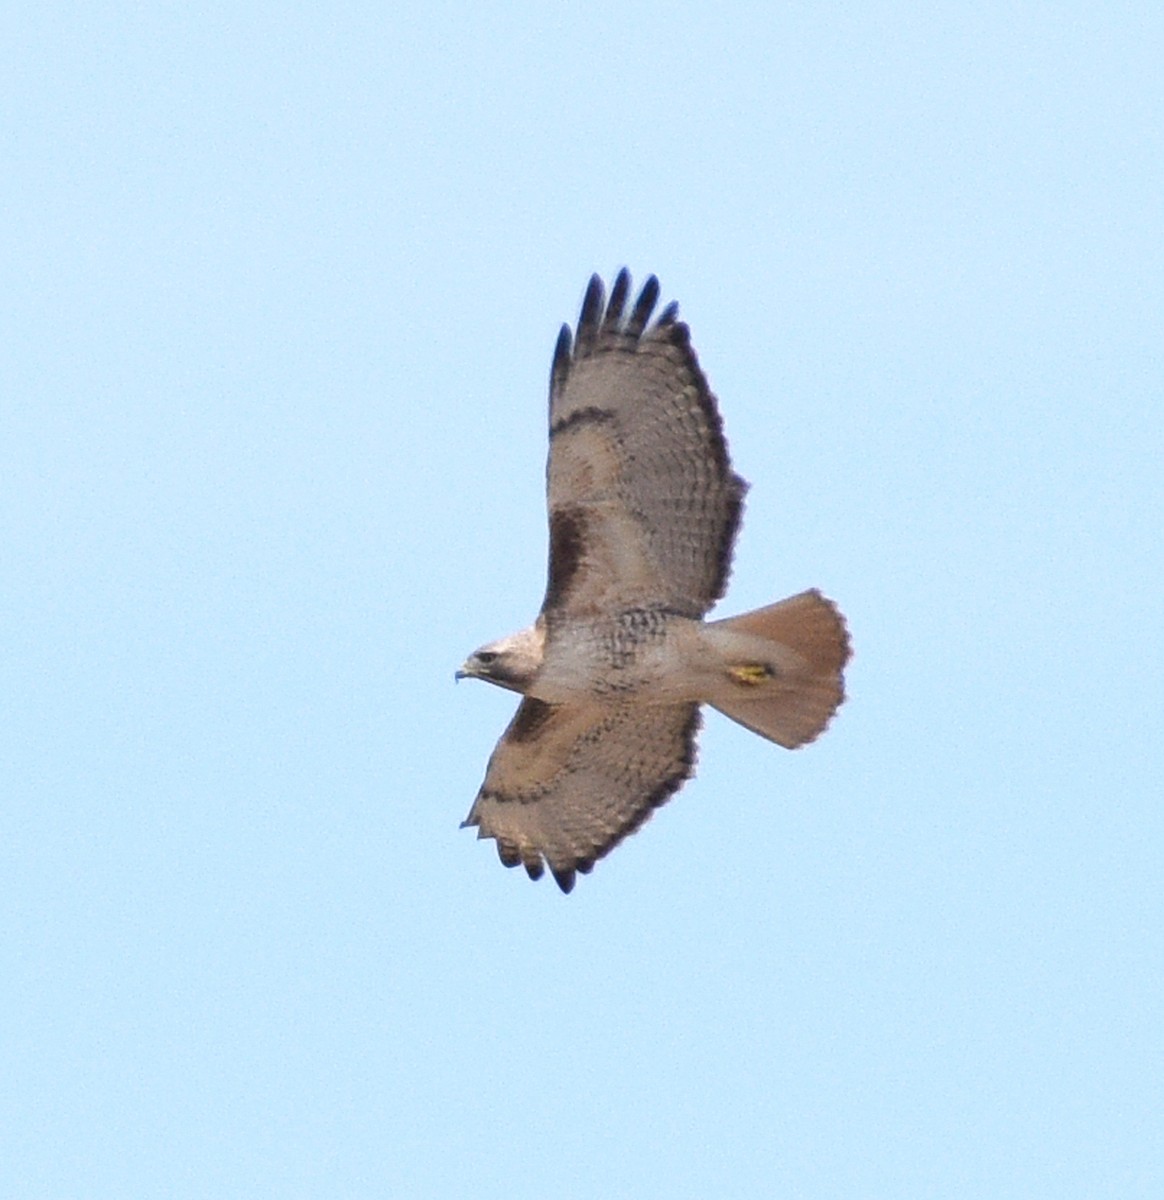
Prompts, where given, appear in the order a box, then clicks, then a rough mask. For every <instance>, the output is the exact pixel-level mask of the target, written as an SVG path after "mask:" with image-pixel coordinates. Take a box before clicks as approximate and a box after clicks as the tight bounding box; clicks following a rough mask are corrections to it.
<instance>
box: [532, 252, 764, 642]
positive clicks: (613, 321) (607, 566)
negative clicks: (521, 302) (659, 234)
mask: <svg viewBox="0 0 1164 1200" xmlns="http://www.w3.org/2000/svg"><path fill="white" fill-rule="evenodd" d="M629 292H630V276H629V275H628V274H627V272H626V271H625V270H624V271H621V272H620V273H619V275H618V278H617V279H616V280H615V283H614V288H613V290H612V292H611V295H610V300H609V303H608V302H607V301H606V299H605V289H604V288H603V285H602V281H601V280H600V279H599V278H598V276H597V275H595V276H594V277H593V278H592V279H591V280H590V286H589V287H588V288H587V290H586V298H585V300H584V301H583V303H582V314H581V316H580V317H579V319H578V330H577V334H576V335H574V336H572V335H571V332H570V329H569V327H568V326H563V327H562V332H561V335H560V336H559V338H558V345H557V349H556V350H555V351H554V363H553V369H552V371H551V375H550V453H549V462H548V465H547V469H546V475H547V492H548V502H549V515H550V565H549V579H548V583H547V586H546V598H545V603H544V605H543V609H542V611H543V612H544V613H545V615H546V618H547V621H548V622H549V624H550V628H551V631H552V628H553V624H554V621H555V620H556V619H557V618H558V617H562V616H565V617H569V616H571V615H579V616H581V615H596V614H601V613H608V612H615V611H619V610H625V609H627V608H631V607H644V608H646V607H664V608H668V609H671V610H672V611H674V612H678V613H682V614H683V615H685V616H690V617H701V616H703V614H704V613H706V612H707V610H708V609H709V608H710V607H711V606H712V605H713V604H714V603H715V601H716V600H718V599H719V598H720V596H721V595H722V594H723V590H724V587H725V586H726V584H727V576H728V570H729V568H730V565H731V554H732V543H733V542H734V540H735V534H736V528H737V526H738V524H739V519H740V513H741V509H742V505H743V496H744V492H745V490H746V488H747V485H746V484H745V483H744V481H743V480H742V479H740V477H739V476H738V475H736V474H734V473H733V471H732V469H731V463H730V461H729V459H728V451H727V444H726V442H725V441H724V436H723V426H722V423H721V421H720V417H719V412H718V410H717V408H716V402H715V397H714V396H713V395H712V394H711V391H710V389H709V388H708V386H707V380H706V379H705V378H704V376H703V372H702V371H701V370H700V369H699V362H698V360H697V359H696V357H695V351H694V350H692V348H691V340H690V334H689V331H688V329H687V326H686V325H685V324H683V323H682V322H681V321H678V320H677V319H676V314H677V311H678V310H677V307H676V305H674V304H671V305H669V306H668V307H667V308H665V309H664V310H663V311H662V313H661V314H660V315H659V317H658V319H657V320H656V321H655V322H654V324H651V325H648V322H649V321H650V317H651V313H652V311H653V310H654V307H655V303H656V301H657V300H658V296H659V284H658V280H656V279H655V277H654V276H653V275H652V276H651V277H650V278H649V279H648V280H647V282H646V284H645V285H644V287H643V290H642V291H641V292H640V293H639V297H638V299H637V300H636V301H635V302H634V305H633V307H632V308H630V310H629V311H628V310H627V297H628V295H629Z"/></svg>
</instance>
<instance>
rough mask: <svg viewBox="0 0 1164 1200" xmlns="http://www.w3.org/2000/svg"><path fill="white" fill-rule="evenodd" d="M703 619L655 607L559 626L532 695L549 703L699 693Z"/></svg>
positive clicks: (671, 698)
mask: <svg viewBox="0 0 1164 1200" xmlns="http://www.w3.org/2000/svg"><path fill="white" fill-rule="evenodd" d="M700 628H701V627H700V622H698V621H693V620H691V619H689V618H687V617H680V616H676V615H674V614H670V613H660V612H654V611H636V612H630V613H624V614H622V615H621V616H619V617H617V618H607V619H604V620H601V621H591V622H585V623H583V622H578V623H577V624H575V625H572V626H571V627H570V628H569V629H568V630H555V631H554V633H553V635H552V636H551V637H550V638H548V639H547V644H546V652H545V659H544V660H543V662H542V666H541V669H540V670H539V671H538V674H537V677H536V679H535V680H534V682H533V685H532V686H531V687H530V689H529V695H531V696H536V697H537V698H538V699H539V700H545V701H546V702H547V703H550V704H561V703H566V702H569V701H571V700H572V701H575V702H577V701H578V700H580V699H582V698H583V697H585V698H587V699H590V700H600V701H602V702H603V703H608V704H609V703H617V702H618V701H619V700H620V699H627V700H629V699H632V698H633V699H634V700H635V701H636V702H637V703H640V704H644V703H645V704H652V703H653V704H674V703H677V702H682V701H691V700H698V699H700V696H701V695H706V690H707V689H706V686H700V682H701V679H702V675H703V671H702V670H701V665H702V664H701V661H700V660H701V659H702V657H703V655H701V654H700V648H701V639H700Z"/></svg>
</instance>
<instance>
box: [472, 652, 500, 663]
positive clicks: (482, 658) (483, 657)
mask: <svg viewBox="0 0 1164 1200" xmlns="http://www.w3.org/2000/svg"><path fill="white" fill-rule="evenodd" d="M477 661H478V662H479V663H480V664H481V665H482V666H483V667H487V666H489V664H490V663H494V662H496V661H497V653H496V651H494V650H478V651H477Z"/></svg>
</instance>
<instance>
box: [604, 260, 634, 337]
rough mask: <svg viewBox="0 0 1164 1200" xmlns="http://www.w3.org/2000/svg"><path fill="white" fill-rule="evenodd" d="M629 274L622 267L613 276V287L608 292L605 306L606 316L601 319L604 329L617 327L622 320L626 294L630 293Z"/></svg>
mask: <svg viewBox="0 0 1164 1200" xmlns="http://www.w3.org/2000/svg"><path fill="white" fill-rule="evenodd" d="M630 283H631V278H630V272H629V271H628V270H627V269H626V267H623V269H622V270H621V271H619V273H618V275H616V276H615V280H614V287H613V288H611V290H610V300H609V302H608V303H607V305H606V316H605V317H604V318H603V321H602V324H603V326H604V327H609V326H611V325H617V324H618V323H619V322H620V321H621V320H622V310H623V309H624V308H625V307H626V297H627V293H628V292H629V291H630Z"/></svg>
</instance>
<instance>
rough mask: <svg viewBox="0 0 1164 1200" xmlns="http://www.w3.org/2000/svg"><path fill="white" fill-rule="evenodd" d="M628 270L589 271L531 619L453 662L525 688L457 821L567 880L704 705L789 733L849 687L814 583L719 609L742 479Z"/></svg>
mask: <svg viewBox="0 0 1164 1200" xmlns="http://www.w3.org/2000/svg"><path fill="white" fill-rule="evenodd" d="M629 286H630V280H629V276H628V275H627V273H626V272H625V271H623V272H621V273H620V274H619V276H618V278H617V280H616V281H615V285H614V288H613V290H612V293H611V297H610V302H609V304H607V303H606V302H605V294H604V290H603V287H602V283H601V281H600V280H599V279H598V278H597V276H595V277H594V278H593V279H592V280H591V282H590V286H589V288H588V290H587V293H586V299H585V301H584V303H583V308H582V315H581V317H580V318H579V322H578V330H577V335H576V337H571V334H570V331H569V329H568V328H563V330H562V334H561V336H560V337H559V339H558V346H557V349H556V351H555V354H554V364H553V368H552V372H551V383H550V422H549V434H550V455H549V464H548V467H547V492H548V501H549V510H550V563H549V578H548V581H547V586H546V596H545V600H544V602H543V605H542V611H541V614H540V615H539V616H538V619H537V621H536V622H535V623H534V624H533V625H532V626H529V627H528V628H526V629H524V630H521V631H520V632H519V633H516V634H513V635H511V636H510V637H508V638H503V639H502V640H501V641H498V642H494V643H491V644H490V645H488V646H483V647H482V648H481V649H480V650H478V651H476V652H475V653H474V654H473V655H471V656H470V657H469V659H468V660H467V661H466V663H465V665H464V666H463V667H462V670H461V672H459V674H461V675H470V676H475V677H477V678H481V679H486V680H488V681H489V682H491V683H495V684H497V685H499V686H501V687H505V688H508V689H510V690H512V691H516V692H519V693H521V695H522V696H523V697H524V699H523V701H522V703H521V705H520V707H519V708H518V711H517V714H516V715H515V717H514V719H513V721H512V722H511V723H510V726H509V728H508V729H507V730H506V732H505V734H504V735H503V737H502V739H501V741H500V742H499V743H498V745H497V749H496V750H495V751H494V754H493V757H492V758H491V759H490V762H489V768H488V771H487V772H486V777H485V782H484V784H482V787H481V790H480V792H479V793H478V796H477V799H476V801H475V802H474V804H473V808H472V810H471V812H470V813H469V816H468V818H467V820H466V822H465V824H467V825H475V826H477V828H478V835H479V836H481V837H492V838H495V839H496V841H497V847H498V852H499V854H500V856H501V859H502V861H503V862H504V863H506V865H508V866H515V865H517V864H518V863H522V864H523V865H524V866H525V867H526V870H527V871H528V873H529V874H530V875H531V877H533V878H535V879H536V878H537V877H538V876H540V875H541V873H542V871H543V869H544V866H545V864H546V863H548V864H549V866H550V869H551V871H552V872H553V874H554V876H555V878H556V879H557V881H558V883H559V885H560V886H561V887H562V889H563V890H564V891H569V890H570V888H571V887H573V884H574V878H575V872H576V871H588V870H589V869H590V868H591V867H592V866H593V864H594V862H595V861H596V860H597V859H598V858H600V857H601V856H602V855H603V854H605V853H606V852H607V851H609V850H610V849H611V848H612V847H613V846H615V845H617V844H618V842H619V841H621V840H622V839H623V838H624V837H625V836H627V834H629V833H631V832H633V831H634V830H635V829H637V828H638V827H639V826H640V825H641V824H642V822H643V821H644V820H646V818H647V817H648V816H649V815H650V813H651V812H652V811H653V809H654V808H655V807H657V806H658V805H659V804H662V803H663V802H664V801H665V800H666V799H667V798H668V797H669V796H670V795H671V794H672V793H673V792H674V791H675V790H676V789H677V788H678V787H679V786H681V784H682V783H683V781H684V780H685V779H686V778H687V777H688V776H689V775H690V774H691V771H692V769H693V767H694V763H695V737H696V733H697V731H698V728H699V705H700V704H702V703H707V704H711V705H713V706H714V707H716V708H718V709H719V710H720V711H722V712H724V713H726V714H727V715H728V716H730V717H732V718H733V719H734V720H736V721H739V722H740V723H741V724H743V725H746V726H747V727H748V728H750V729H753V730H754V731H755V732H757V733H760V734H761V735H762V736H764V737H767V738H769V739H771V740H773V741H776V742H778V743H779V744H781V745H784V746H787V747H790V748H791V747H795V746H799V745H802V744H804V743H805V742H808V741H811V740H812V739H813V738H814V737H816V736H817V734H819V733H820V732H821V730H822V729H823V728H824V727H825V725H826V724H827V722H828V719H829V717H830V716H831V715H832V713H833V712H834V710H835V709H836V707H837V705H838V704H839V703H840V702H841V700H842V698H843V695H844V692H843V681H842V670H843V667H844V664H845V661H846V660H847V658H848V656H849V645H848V636H847V634H846V631H845V627H844V622H843V620H842V619H841V617H840V614H839V613H838V612H837V610H836V608H835V607H834V606H833V605H832V603H831V602H830V601H827V600H825V599H824V598H823V597H822V596H821V595H820V593H819V592H816V591H809V592H802V593H801V594H800V595H798V596H793V597H791V598H790V599H788V600H784V601H781V602H780V603H778V604H774V605H769V606H768V607H767V608H763V609H757V610H755V611H754V612H751V613H745V614H744V615H742V616H740V617H735V618H730V619H728V620H725V621H714V622H706V621H704V620H703V617H704V616H705V614H706V613H707V611H708V609H710V607H711V606H712V604H714V602H715V601H716V600H717V599H718V598H719V597H720V595H721V594H722V592H723V589H724V586H725V584H726V581H727V574H728V570H729V566H730V562H731V552H732V546H733V543H734V539H735V534H736V529H737V526H738V524H739V519H740V513H741V510H742V505H743V496H744V492H745V490H746V485H745V484H744V482H743V480H741V479H740V478H739V476H737V475H736V474H734V472H732V470H731V466H730V462H729V459H728V453H727V445H726V442H725V441H724V438H723V433H722V427H721V423H720V418H719V413H718V410H717V407H716V403H715V398H714V396H712V394H711V392H710V390H709V389H708V387H707V382H706V380H705V379H704V377H703V374H702V372H701V371H700V369H699V364H698V362H697V360H696V358H695V354H694V352H693V351H692V349H691V346H690V339H689V334H688V330H687V327H686V325H684V324H682V323H681V322H678V321H677V320H676V308H675V306H674V305H671V306H669V307H668V308H666V309H665V310H664V311H663V313H662V314H661V315H660V316H659V317H658V319H657V320H656V321H655V323H654V324H652V325H650V326H648V321H649V319H650V316H651V313H652V311H653V309H654V306H655V302H656V300H657V298H658V283H657V281H656V280H655V279H654V278H653V277H652V278H651V279H649V280H648V281H647V283H646V285H645V286H644V288H643V290H642V292H641V293H640V295H639V297H638V299H637V300H636V302H635V304H634V306H633V308H632V309H630V311H629V312H628V311H627V306H626V302H627V299H628V294H629Z"/></svg>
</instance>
